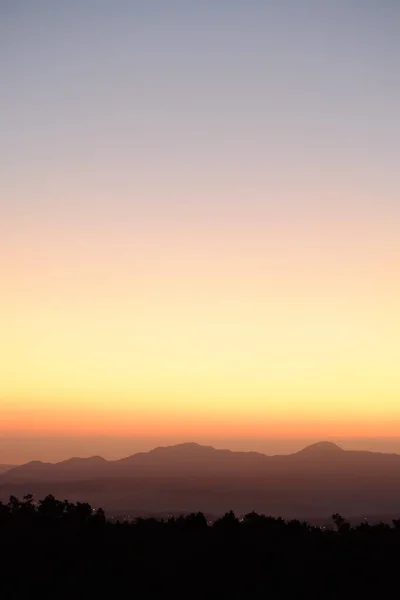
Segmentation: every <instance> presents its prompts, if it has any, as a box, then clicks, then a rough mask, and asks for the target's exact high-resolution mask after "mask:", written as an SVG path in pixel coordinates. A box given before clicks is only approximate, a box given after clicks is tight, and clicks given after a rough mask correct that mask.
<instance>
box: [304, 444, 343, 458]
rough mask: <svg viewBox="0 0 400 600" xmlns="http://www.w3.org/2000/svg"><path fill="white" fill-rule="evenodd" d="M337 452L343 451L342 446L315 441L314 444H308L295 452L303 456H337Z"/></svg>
mask: <svg viewBox="0 0 400 600" xmlns="http://www.w3.org/2000/svg"><path fill="white" fill-rule="evenodd" d="M339 452H344V450H343V448H341V447H340V446H338V445H337V444H334V443H333V442H317V443H315V444H311V445H310V446H306V447H305V448H303V449H302V450H300V451H299V452H297V454H301V455H303V456H305V455H308V456H311V455H312V456H318V457H320V456H327V455H332V454H334V455H335V456H337V454H338V453H339Z"/></svg>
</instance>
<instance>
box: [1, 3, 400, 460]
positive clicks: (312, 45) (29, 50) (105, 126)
mask: <svg viewBox="0 0 400 600" xmlns="http://www.w3.org/2000/svg"><path fill="white" fill-rule="evenodd" d="M399 30H400V3H398V2H397V1H396V0H298V1H297V0H280V1H279V2H277V1H273V0H246V1H244V0H240V1H239V0H202V1H201V2H197V1H195V0H180V1H178V0H169V1H168V2H166V1H165V0H141V1H139V0H132V1H130V2H128V1H127V0H112V1H111V0H107V1H106V0H86V1H85V2H82V1H78V0H64V1H59V2H54V1H50V0H36V1H35V2H30V1H29V0H25V1H21V0H13V1H10V0H9V1H7V0H3V1H0V76H1V82H2V90H1V94H0V131H1V135H0V435H3V436H10V435H11V436H12V435H18V436H20V435H25V434H30V435H31V434H32V435H33V434H34V435H39V436H50V437H51V436H53V437H54V435H56V436H57V435H64V436H65V435H73V436H78V437H79V436H90V435H92V436H96V435H111V436H118V435H121V436H130V435H133V436H134V435H140V436H146V435H148V436H149V437H152V438H154V437H160V436H161V437H162V436H166V437H171V436H173V437H177V438H182V439H202V438H204V437H207V436H208V437H210V436H214V437H215V436H218V437H219V438H224V437H225V438H229V439H232V438H240V437H242V438H246V439H251V438H266V437H279V436H281V437H286V438H293V439H294V438H296V439H298V438H304V437H313V438H317V439H318V438H321V439H322V438H324V437H328V436H353V437H354V436H385V435H387V436H391V435H397V434H398V433H399V431H400V374H399V371H400V369H399V358H400V182H399V170H400V109H399V106H400V69H399V64H400V36H399V35H398V33H399ZM52 439H53V438H52ZM124 439H125V438H124ZM0 462H1V456H0Z"/></svg>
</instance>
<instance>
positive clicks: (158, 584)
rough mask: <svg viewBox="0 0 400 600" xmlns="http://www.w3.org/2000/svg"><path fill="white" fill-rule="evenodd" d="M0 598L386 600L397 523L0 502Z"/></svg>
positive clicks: (399, 547)
mask: <svg viewBox="0 0 400 600" xmlns="http://www.w3.org/2000/svg"><path fill="white" fill-rule="evenodd" d="M0 536H1V546H0V596H1V597H2V598H3V597H4V598H10V599H12V598H14V599H18V600H19V599H22V598H24V599H25V598H34V599H36V598H38V599H39V598H40V599H41V598H43V599H44V598H54V599H57V600H63V599H65V600H66V599H68V600H71V598H74V600H75V599H79V598H82V599H83V598H85V599H88V598H89V599H91V598H93V599H95V598H119V597H124V598H146V599H147V598H149V599H153V598H154V599H158V598H164V597H168V598H174V599H176V598H185V599H187V598H188V599H203V598H218V599H222V598H227V599H228V598H238V599H239V598H243V599H246V600H247V599H253V598H274V599H275V598H279V599H290V600H292V599H293V598H304V599H305V598H307V600H310V599H317V598H318V599H327V600H328V599H330V600H332V599H340V600H343V599H350V598H351V599H352V600H354V599H355V598H362V597H363V598H373V597H375V598H379V597H389V594H390V593H391V590H392V589H395V590H396V589H397V584H398V575H397V572H398V564H399V559H400V520H397V521H394V522H393V524H392V525H391V526H389V525H385V524H378V525H375V526H370V525H368V523H366V522H364V523H362V524H360V525H358V526H356V527H351V526H350V524H349V523H347V522H346V520H345V519H343V518H342V517H341V516H340V515H339V514H335V515H333V516H332V527H330V528H326V529H325V528H319V527H313V526H311V525H309V524H308V523H307V522H300V521H298V520H291V521H285V520H283V519H281V518H272V517H268V516H264V515H260V514H257V513H255V512H252V513H249V514H247V515H245V516H244V517H243V518H241V519H238V518H237V517H236V516H235V514H234V513H233V512H228V513H226V514H225V515H224V516H223V517H221V518H219V519H217V520H216V521H215V522H214V523H212V524H211V523H209V522H207V520H206V518H205V517H204V515H203V514H202V513H193V514H190V515H188V516H186V517H180V518H170V519H167V520H157V519H140V518H139V519H136V520H135V521H134V522H132V523H128V522H117V523H111V522H109V521H108V520H107V519H106V516H105V514H104V512H103V511H102V510H101V509H97V510H94V509H92V507H91V506H90V505H89V504H87V503H76V504H74V503H70V502H68V501H66V500H64V501H58V500H56V499H55V498H54V497H53V496H48V497H46V498H45V499H44V500H41V501H39V502H37V503H36V502H34V499H33V497H32V496H30V495H29V496H26V497H25V498H24V499H23V500H22V501H19V500H18V499H17V498H15V497H11V498H10V500H9V502H8V503H4V504H0Z"/></svg>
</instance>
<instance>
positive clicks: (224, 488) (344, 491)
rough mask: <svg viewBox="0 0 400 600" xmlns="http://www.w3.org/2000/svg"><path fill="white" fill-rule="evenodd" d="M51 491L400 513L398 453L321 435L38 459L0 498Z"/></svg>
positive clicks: (132, 505)
mask: <svg viewBox="0 0 400 600" xmlns="http://www.w3.org/2000/svg"><path fill="white" fill-rule="evenodd" d="M26 493H35V494H37V495H42V496H43V495H46V494H48V493H52V494H57V495H58V496H63V497H69V498H72V499H73V500H79V501H81V500H85V499H86V500H88V501H89V502H91V503H92V504H93V505H94V506H98V505H101V506H103V507H104V508H106V509H107V510H108V512H111V513H112V512H113V511H125V510H126V512H127V513H130V512H132V511H134V512H135V514H142V513H146V514H151V513H153V512H154V513H159V512H168V511H173V512H188V511H189V512H190V511H192V510H194V511H197V510H202V511H204V512H207V513H211V514H220V513H221V512H224V511H226V510H227V508H232V509H233V510H235V511H237V512H243V513H244V512H247V511H251V510H253V509H254V510H256V511H259V512H264V513H268V514H271V515H283V516H287V517H296V518H297V517H302V518H311V517H320V516H326V515H329V514H332V513H333V512H337V511H339V512H341V513H342V514H347V515H352V514H356V515H359V514H360V513H365V514H387V515H397V514H398V512H399V511H400V455H397V454H383V453H377V452H365V451H354V450H343V449H342V448H340V447H339V446H337V445H336V444H333V443H331V442H318V443H316V444H312V445H310V446H307V447H306V448H304V449H302V450H300V451H299V452H296V453H294V454H289V455H274V456H267V455H265V454H261V453H258V452H236V451H231V450H228V449H216V448H213V447H212V446H202V445H200V444H196V443H193V442H188V443H183V444H178V445H174V446H164V447H158V448H154V449H153V450H150V451H149V452H139V453H136V454H133V455H131V456H128V457H126V458H122V459H120V460H114V461H107V460H105V459H104V458H102V457H100V456H92V457H89V458H71V459H69V460H65V461H62V462H59V463H45V462H40V461H33V462H30V463H27V464H25V465H21V466H18V467H13V468H11V469H9V470H8V471H6V472H4V473H2V474H0V500H2V499H6V498H7V497H8V495H9V494H15V495H17V496H22V495H23V494H26Z"/></svg>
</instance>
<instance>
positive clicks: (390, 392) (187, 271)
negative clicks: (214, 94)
mask: <svg viewBox="0 0 400 600" xmlns="http://www.w3.org/2000/svg"><path fill="white" fill-rule="evenodd" d="M322 230H323V231H324V235H322V233H321V232H322ZM370 233H371V231H370V229H369V228H368V227H366V230H365V231H364V235H363V237H362V238H361V237H358V243H357V245H356V246H354V245H353V239H354V229H353V230H352V229H351V228H350V227H348V226H347V227H346V228H343V230H342V231H341V243H340V245H338V244H337V239H336V238H337V235H338V227H337V226H336V228H333V229H332V230H331V231H330V228H329V226H327V225H325V226H324V224H321V229H315V227H313V228H308V229H307V228H306V227H304V228H303V229H302V230H301V236H300V235H299V232H297V234H296V232H295V231H293V230H292V229H291V228H289V229H288V230H286V229H281V230H279V231H278V232H275V233H274V232H273V231H271V235H265V232H264V231H262V230H261V229H260V230H259V231H257V228H253V229H252V230H250V231H249V232H248V233H247V232H243V231H241V229H240V227H239V224H238V223H237V224H234V225H233V226H231V227H230V228H226V229H225V230H224V231H220V232H218V233H215V234H213V233H211V232H210V231H209V230H208V229H203V230H201V229H200V230H199V229H198V228H193V229H192V230H191V231H189V230H187V229H185V228H183V229H182V230H181V231H180V230H176V229H173V228H171V229H170V230H166V231H164V232H162V231H161V230H160V229H159V228H155V230H152V229H151V227H150V225H149V223H147V226H146V227H145V232H144V233H142V234H140V233H138V234H137V235H135V236H132V239H130V238H129V237H128V236H125V237H122V238H120V237H119V236H118V235H117V234H115V235H114V236H113V237H111V238H110V236H109V235H108V236H107V227H106V225H105V224H104V225H103V227H100V228H99V230H98V231H92V232H91V236H90V238H89V239H88V238H85V237H84V236H83V235H82V234H81V233H79V231H78V233H77V232H76V231H74V233H73V235H72V237H70V238H68V236H66V238H65V237H64V238H63V236H61V239H60V240H59V241H58V242H56V235H55V233H54V231H51V230H50V231H49V232H47V231H46V230H43V232H42V239H41V241H42V245H39V246H37V247H35V246H34V245H33V244H32V243H31V241H30V239H29V235H27V232H26V230H25V231H24V234H23V235H24V238H23V240H22V238H21V239H20V240H18V239H16V238H14V249H15V248H16V249H17V250H16V251H15V252H14V254H13V260H12V261H10V262H8V261H7V262H6V261H5V262H4V267H5V268H4V269H3V283H5V285H6V289H7V290H8V295H7V296H6V297H3V298H2V308H3V310H2V314H1V316H0V321H1V331H2V345H1V356H0V359H1V364H2V377H1V382H0V397H1V399H2V401H1V405H0V422H1V432H7V431H37V432H42V433H43V435H47V434H49V433H54V432H60V433H61V432H66V431H70V432H74V433H79V434H81V435H86V434H89V433H104V434H110V435H111V434H112V435H114V434H140V435H153V434H154V435H155V434H157V435H163V434H165V435H179V436H184V437H186V438H193V437H196V436H198V435H211V434H212V435H220V436H225V437H229V436H237V437H243V436H247V437H257V436H258V437H259V436H265V437H268V436H270V437H271V436H272V437H274V436H280V435H281V436H283V437H299V436H304V435H307V436H308V435H310V436H311V435H312V436H318V437H324V436H325V437H326V436H328V435H352V436H358V435H360V436H362V435H392V434H394V433H395V432H397V431H398V430H399V425H400V402H399V393H400V382H399V377H398V356H400V322H399V320H398V318H397V316H398V306H399V305H400V286H399V283H398V278H397V279H396V278H395V277H394V274H395V269H396V264H397V261H398V258H399V254H400V245H399V244H398V241H397V238H395V237H390V228H389V227H388V228H387V229H386V236H385V240H384V242H385V243H383V240H377V239H376V238H375V241H374V247H373V251H372V249H371V237H369V234H370ZM393 234H394V232H393ZM46 236H47V238H46ZM105 239H107V244H104V240H105ZM4 244H5V242H4V241H3V248H4ZM363 244H364V248H363ZM10 249H11V250H12V247H11V244H10V243H9V248H8V250H10ZM4 255H5V254H4V253H3V256H4ZM8 256H10V252H8ZM382 265H383V266H382ZM7 303H8V305H7Z"/></svg>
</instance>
